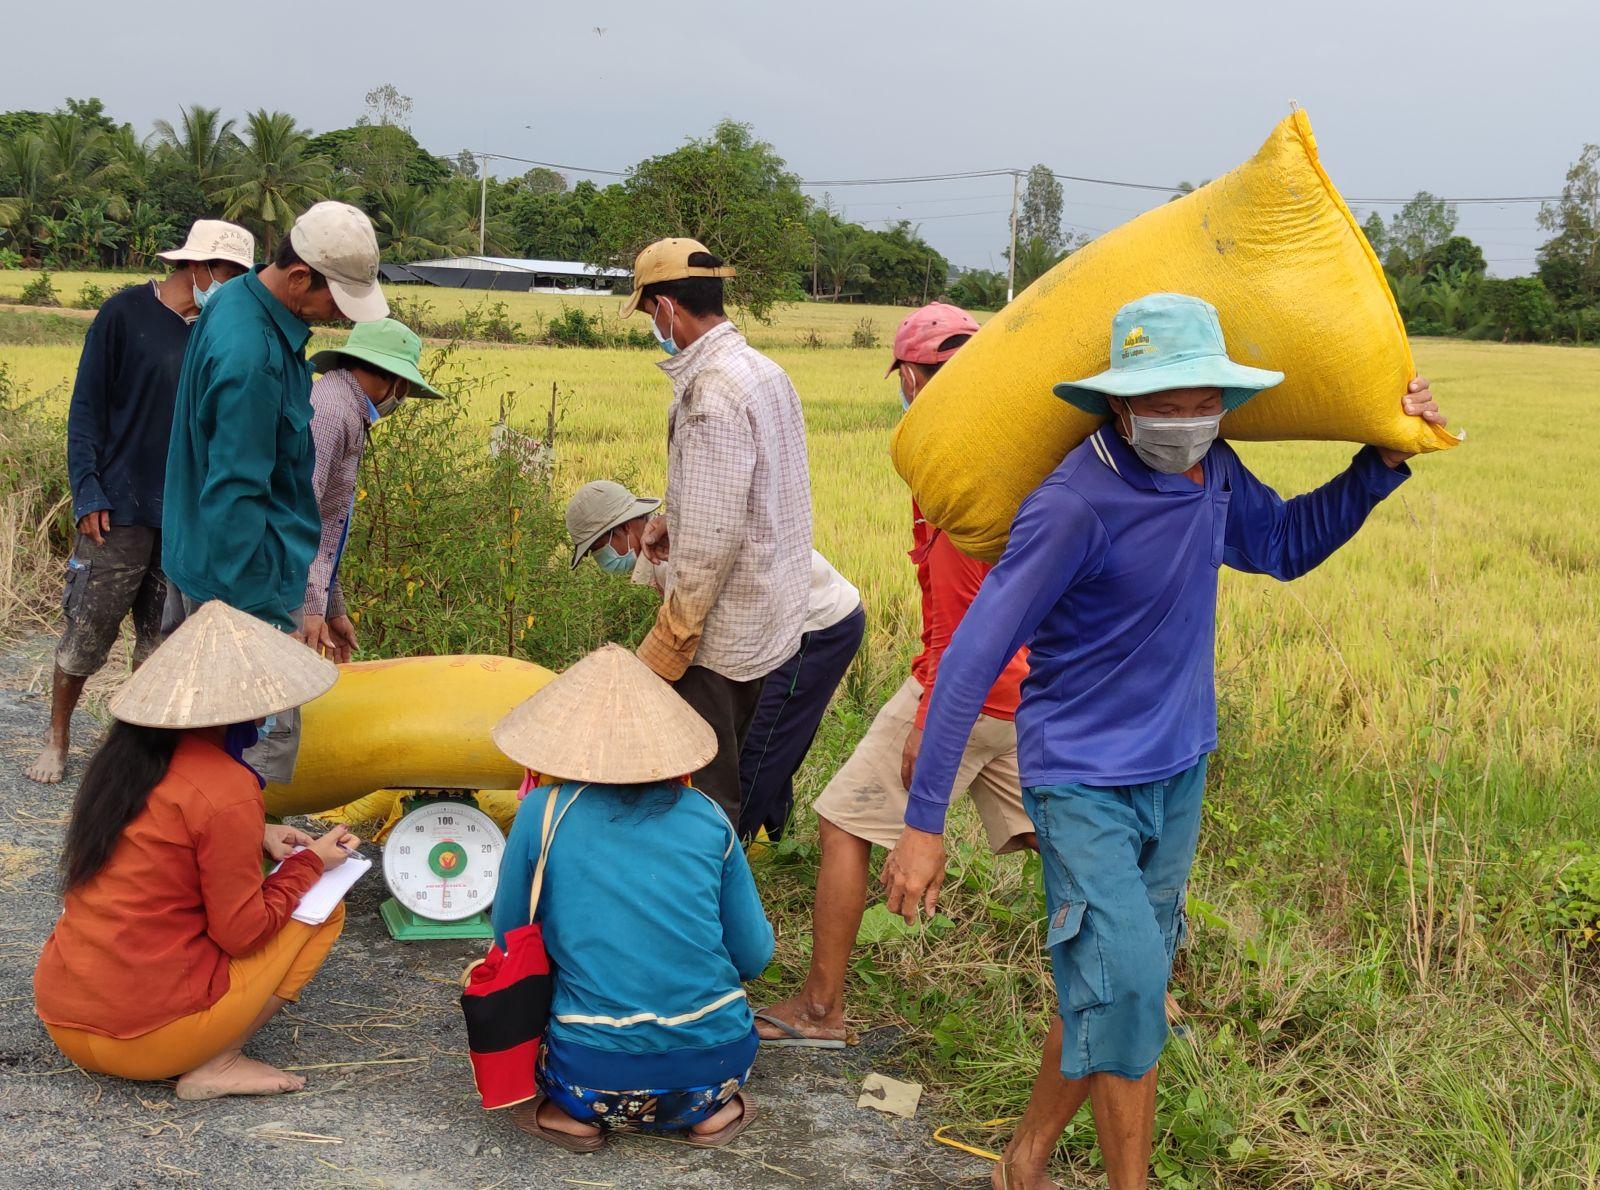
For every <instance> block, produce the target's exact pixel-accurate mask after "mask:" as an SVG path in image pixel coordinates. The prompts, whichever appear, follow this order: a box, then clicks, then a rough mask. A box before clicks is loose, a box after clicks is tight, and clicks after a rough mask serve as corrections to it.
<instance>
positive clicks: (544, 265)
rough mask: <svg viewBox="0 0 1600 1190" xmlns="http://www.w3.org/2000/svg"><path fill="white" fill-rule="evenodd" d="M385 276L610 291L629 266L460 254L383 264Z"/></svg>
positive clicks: (519, 289) (477, 285) (532, 289)
mask: <svg viewBox="0 0 1600 1190" xmlns="http://www.w3.org/2000/svg"><path fill="white" fill-rule="evenodd" d="M383 270H384V278H385V280H394V281H422V282H426V283H427V284H429V285H443V286H445V287H447V288H451V289H500V290H511V291H513V292H516V293H572V292H574V291H576V292H579V293H583V292H589V293H610V292H611V287H612V285H613V284H615V283H617V282H620V281H626V280H627V279H628V277H629V276H630V274H629V272H628V270H627V269H601V268H596V267H595V266H594V265H589V264H582V263H580V262H578V261H575V260H528V259H520V258H517V257H512V256H456V257H451V258H449V259H444V260H415V261H409V262H407V263H406V264H403V265H395V264H386V265H384V266H383Z"/></svg>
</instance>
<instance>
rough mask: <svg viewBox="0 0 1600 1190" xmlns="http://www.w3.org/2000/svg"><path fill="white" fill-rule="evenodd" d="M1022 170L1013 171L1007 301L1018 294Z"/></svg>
mask: <svg viewBox="0 0 1600 1190" xmlns="http://www.w3.org/2000/svg"><path fill="white" fill-rule="evenodd" d="M1020 176H1021V171H1020V170H1015V169H1014V170H1012V171H1011V258H1010V261H1009V262H1008V264H1007V266H1006V301H1007V302H1009V301H1011V300H1012V299H1013V298H1015V297H1016V296H1017V179H1018V178H1019V177H1020Z"/></svg>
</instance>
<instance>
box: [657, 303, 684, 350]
mask: <svg viewBox="0 0 1600 1190" xmlns="http://www.w3.org/2000/svg"><path fill="white" fill-rule="evenodd" d="M662 306H665V307H666V308H667V313H668V314H669V315H670V317H669V318H668V319H667V333H666V334H664V335H663V334H662V333H661V328H660V327H659V326H657V325H656V314H659V313H660V312H661V307H662ZM677 321H678V314H677V311H675V310H673V308H672V303H671V302H668V301H664V300H660V299H658V300H657V301H656V309H655V313H654V314H651V315H650V333H651V334H652V335H654V336H655V337H656V342H657V343H659V344H661V350H662V351H665V352H666V353H667V354H668V355H677V354H678V344H677V343H676V341H674V339H673V338H672V331H673V329H674V328H673V323H675V322H677Z"/></svg>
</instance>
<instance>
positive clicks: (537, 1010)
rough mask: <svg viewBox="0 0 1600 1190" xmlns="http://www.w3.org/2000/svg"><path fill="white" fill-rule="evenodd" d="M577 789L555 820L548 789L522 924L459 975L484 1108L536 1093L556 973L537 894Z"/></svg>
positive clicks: (553, 794)
mask: <svg viewBox="0 0 1600 1190" xmlns="http://www.w3.org/2000/svg"><path fill="white" fill-rule="evenodd" d="M584 788H585V787H583V786H580V787H579V789H578V792H577V793H574V794H573V795H572V798H571V800H570V801H568V802H567V804H566V805H565V806H563V807H562V808H561V813H560V814H559V815H557V814H556V813H555V808H556V794H557V793H558V792H559V790H560V789H561V786H559V785H552V786H550V792H549V794H548V795H546V798H545V803H544V823H543V825H542V828H541V830H540V832H539V862H538V863H537V864H535V865H534V869H533V887H532V889H531V890H530V891H529V894H528V924H527V925H525V926H519V927H518V928H516V929H514V930H512V931H511V932H510V933H508V934H507V935H506V944H505V948H504V949H502V948H501V947H500V946H499V945H498V944H496V943H491V944H490V945H489V953H488V954H486V955H485V956H484V957H483V958H481V959H479V960H478V961H477V962H476V963H473V964H472V966H470V967H468V968H467V969H466V971H465V972H463V973H462V976H461V985H462V986H461V1012H462V1014H463V1015H464V1016H465V1017H466V1020H467V1055H468V1057H469V1058H470V1059H471V1061H472V1081H473V1082H474V1084H476V1086H477V1088H478V1097H479V1099H481V1100H482V1101H483V1106H484V1107H486V1108H489V1109H490V1110H493V1109H494V1108H499V1107H512V1106H514V1105H516V1104H518V1103H525V1102H527V1101H528V1100H529V1099H532V1098H533V1097H534V1096H535V1095H536V1094H538V1091H539V1088H538V1085H537V1084H536V1083H535V1081H534V1075H533V1071H534V1066H535V1065H536V1063H537V1062H538V1060H539V1045H540V1043H541V1042H542V1041H543V1040H544V1029H545V1024H546V1023H547V1022H548V1020H549V1018H550V999H551V996H552V995H553V994H554V992H555V972H554V971H553V970H552V969H551V967H550V956H549V953H548V952H547V951H546V950H545V947H544V929H543V927H541V926H540V924H539V921H538V915H539V893H540V890H541V889H543V887H544V867H545V861H547V860H548V859H549V858H550V844H551V842H552V841H553V840H554V839H555V834H556V828H557V827H559V826H560V825H561V819H562V818H564V817H566V813H567V811H568V810H570V809H572V803H573V802H575V801H577V800H578V794H581V793H582V792H583V790H584Z"/></svg>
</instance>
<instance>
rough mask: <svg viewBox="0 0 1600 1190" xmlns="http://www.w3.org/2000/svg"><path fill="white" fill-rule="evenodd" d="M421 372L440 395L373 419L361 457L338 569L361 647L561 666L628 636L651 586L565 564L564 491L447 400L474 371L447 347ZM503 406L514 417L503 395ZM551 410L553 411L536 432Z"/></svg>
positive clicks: (390, 653)
mask: <svg viewBox="0 0 1600 1190" xmlns="http://www.w3.org/2000/svg"><path fill="white" fill-rule="evenodd" d="M429 373H430V374H429V379H430V382H431V383H433V384H434V385H435V386H436V387H439V388H441V390H442V391H445V392H448V393H451V394H452V397H447V398H446V399H445V400H443V401H410V402H407V403H406V405H405V406H404V407H403V408H402V409H401V410H400V411H399V412H398V413H396V414H393V415H391V416H390V417H387V418H385V419H384V420H383V421H382V422H380V423H379V424H378V425H377V426H376V427H375V428H374V430H373V433H372V438H371V441H370V442H369V443H368V447H367V452H366V454H365V456H364V457H363V460H362V464H361V475H360V480H359V483H358V488H357V493H356V506H355V520H354V524H353V527H352V529H351V532H350V538H349V543H348V545H347V546H346V549H345V554H344V560H343V562H342V564H341V568H340V576H341V580H342V583H343V586H344V591H345V597H346V600H347V602H348V604H349V606H350V610H351V613H352V619H355V620H356V623H357V627H358V630H359V632H360V637H361V651H362V653H363V654H364V655H366V656H381V657H404V656H414V655H418V654H430V653H432V654H439V653H497V654H502V655H509V656H514V657H522V658H526V659H528V660H531V661H536V662H538V663H539V664H541V665H545V666H549V667H550V668H553V669H560V668H563V667H565V666H567V665H570V664H571V663H572V662H573V661H576V660H577V659H578V658H580V657H582V656H583V655H584V654H585V653H588V652H589V651H590V650H592V649H595V648H597V647H599V646H600V645H602V644H604V643H605V642H606V641H608V640H615V641H619V642H621V643H624V644H631V643H633V642H634V641H636V640H638V639H639V638H640V637H641V636H643V634H644V632H645V630H646V629H647V628H648V627H649V625H650V623H651V621H652V620H653V619H654V617H655V608H656V597H655V595H654V593H653V592H651V591H649V590H647V589H645V588H643V587H640V586H638V585H636V584H634V583H631V582H628V581H626V580H622V579H616V578H614V577H612V576H608V575H606V574H604V573H603V572H601V571H600V570H599V569H598V568H597V567H594V566H580V567H579V568H578V569H577V570H576V571H573V570H571V569H569V567H568V564H567V563H568V559H569V558H570V553H571V547H570V546H569V544H568V541H567V535H566V524H565V511H566V501H565V499H564V498H562V496H560V495H559V494H558V493H556V492H555V491H553V490H552V488H551V487H550V486H549V482H548V479H547V478H546V477H545V475H544V473H543V471H542V470H541V469H538V468H534V467H532V466H531V465H530V464H529V463H528V461H527V460H526V459H525V458H523V457H521V456H519V455H518V454H517V453H516V452H513V451H505V452H502V453H501V454H499V455H498V456H492V455H491V454H490V451H489V431H490V428H491V427H490V425H489V424H488V423H487V422H486V421H481V420H480V421H475V420H474V418H473V416H472V415H471V414H470V413H468V412H467V410H466V407H465V405H464V403H463V402H462V401H460V400H457V399H454V396H455V395H459V394H460V393H461V392H462V391H463V390H464V389H466V388H469V387H471V386H473V385H475V384H481V383H485V381H483V380H482V379H480V378H474V377H468V376H466V375H463V374H462V373H461V372H460V371H459V370H457V369H455V368H454V367H453V365H452V362H451V358H450V353H449V352H448V350H447V351H446V352H445V353H443V355H442V357H441V358H440V359H439V360H436V361H435V363H434V366H433V367H431V368H430V369H429ZM502 410H503V416H505V417H506V418H508V419H509V418H510V417H511V416H512V415H513V414H514V410H515V401H514V396H512V395H508V396H506V397H503V398H502ZM558 420H559V419H558V417H557V416H556V411H554V410H552V412H551V413H550V415H549V416H548V417H547V418H546V419H545V427H544V437H545V439H546V440H548V439H550V438H551V437H553V435H554V431H555V428H556V426H557V424H558ZM621 478H623V479H626V477H621Z"/></svg>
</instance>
